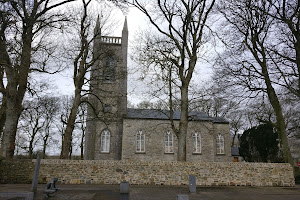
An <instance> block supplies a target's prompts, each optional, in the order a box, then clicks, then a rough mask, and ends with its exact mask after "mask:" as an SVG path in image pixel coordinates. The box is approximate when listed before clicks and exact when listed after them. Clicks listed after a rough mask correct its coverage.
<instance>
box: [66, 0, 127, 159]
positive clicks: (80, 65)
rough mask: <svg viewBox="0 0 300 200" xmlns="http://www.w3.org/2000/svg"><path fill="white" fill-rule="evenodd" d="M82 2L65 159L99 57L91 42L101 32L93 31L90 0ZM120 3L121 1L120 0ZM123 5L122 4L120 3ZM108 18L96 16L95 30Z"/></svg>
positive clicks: (67, 123)
mask: <svg viewBox="0 0 300 200" xmlns="http://www.w3.org/2000/svg"><path fill="white" fill-rule="evenodd" d="M111 2H112V3H115V4H116V5H121V4H120V1H114V0H111ZM81 3H82V13H81V14H82V16H81V18H80V23H79V24H78V25H79V27H80V28H79V31H78V32H79V42H78V47H79V48H78V47H77V48H76V55H75V58H74V61H73V82H74V86H75V91H74V99H73V105H72V108H71V111H70V114H69V116H68V119H67V121H66V130H65V133H64V139H63V141H64V142H63V146H62V151H61V156H60V158H62V159H67V158H70V157H69V156H70V152H71V150H70V149H71V148H72V147H71V146H72V142H71V141H72V133H73V130H74V127H75V121H76V117H77V113H78V108H79V106H80V104H81V102H82V97H83V96H84V95H85V94H87V92H88V91H87V90H84V88H83V87H84V85H86V84H87V83H88V82H89V80H88V79H87V77H86V76H87V73H88V72H89V71H90V69H91V67H92V66H93V65H94V63H95V61H96V60H97V59H99V58H97V57H96V55H94V53H93V51H92V44H93V42H94V39H95V38H99V37H101V33H100V32H98V31H96V32H94V33H93V31H92V30H93V29H94V28H95V27H93V26H92V25H93V23H92V22H93V19H92V18H91V16H89V13H88V12H89V11H91V7H92V0H81ZM121 3H122V2H121ZM122 5H123V4H122ZM108 18H109V15H107V16H105V17H104V16H103V15H102V16H101V19H102V21H101V24H100V18H99V16H98V19H97V22H96V28H95V30H99V29H100V26H103V23H106V22H107V20H108Z"/></svg>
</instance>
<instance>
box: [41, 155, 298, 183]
mask: <svg viewBox="0 0 300 200" xmlns="http://www.w3.org/2000/svg"><path fill="white" fill-rule="evenodd" d="M190 174H193V175H195V176H196V181H197V185H198V186H294V185H295V182H294V177H293V170H292V168H291V166H290V165H289V164H284V163H234V162H167V161H156V162H152V161H143V162H142V161H141V162H131V161H108V160H107V161H101V160H41V167H40V175H39V181H40V183H45V182H46V181H49V180H51V179H52V178H53V177H58V181H59V182H60V183H66V184H120V182H121V181H128V182H129V183H130V184H144V185H148V184H155V185H187V184H188V175H190Z"/></svg>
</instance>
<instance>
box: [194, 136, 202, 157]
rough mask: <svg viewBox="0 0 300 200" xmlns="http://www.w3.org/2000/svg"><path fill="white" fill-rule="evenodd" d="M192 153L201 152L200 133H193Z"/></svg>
mask: <svg viewBox="0 0 300 200" xmlns="http://www.w3.org/2000/svg"><path fill="white" fill-rule="evenodd" d="M193 153H201V135H200V133H197V132H196V133H194V134H193Z"/></svg>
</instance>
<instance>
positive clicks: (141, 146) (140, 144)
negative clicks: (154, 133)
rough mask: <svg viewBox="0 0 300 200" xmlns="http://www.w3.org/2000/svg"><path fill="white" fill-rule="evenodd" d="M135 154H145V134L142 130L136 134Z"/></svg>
mask: <svg viewBox="0 0 300 200" xmlns="http://www.w3.org/2000/svg"><path fill="white" fill-rule="evenodd" d="M136 152H145V134H144V133H143V131H142V130H139V131H138V132H137V134H136Z"/></svg>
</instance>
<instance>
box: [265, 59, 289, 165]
mask: <svg viewBox="0 0 300 200" xmlns="http://www.w3.org/2000/svg"><path fill="white" fill-rule="evenodd" d="M261 66H262V73H263V76H264V80H265V84H266V86H267V94H268V98H269V101H270V103H271V105H272V107H273V109H274V111H275V115H276V128H277V131H278V134H279V138H280V140H281V141H280V142H281V144H282V147H283V158H284V161H285V162H286V163H290V164H291V166H292V167H293V169H294V167H295V163H294V160H293V158H292V154H291V151H290V148H289V144H288V139H287V135H286V126H285V122H284V117H283V114H282V108H281V105H280V102H279V100H278V97H277V95H276V92H275V90H274V88H273V86H272V83H271V80H270V77H269V73H268V70H267V66H266V65H264V64H263V65H261Z"/></svg>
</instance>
